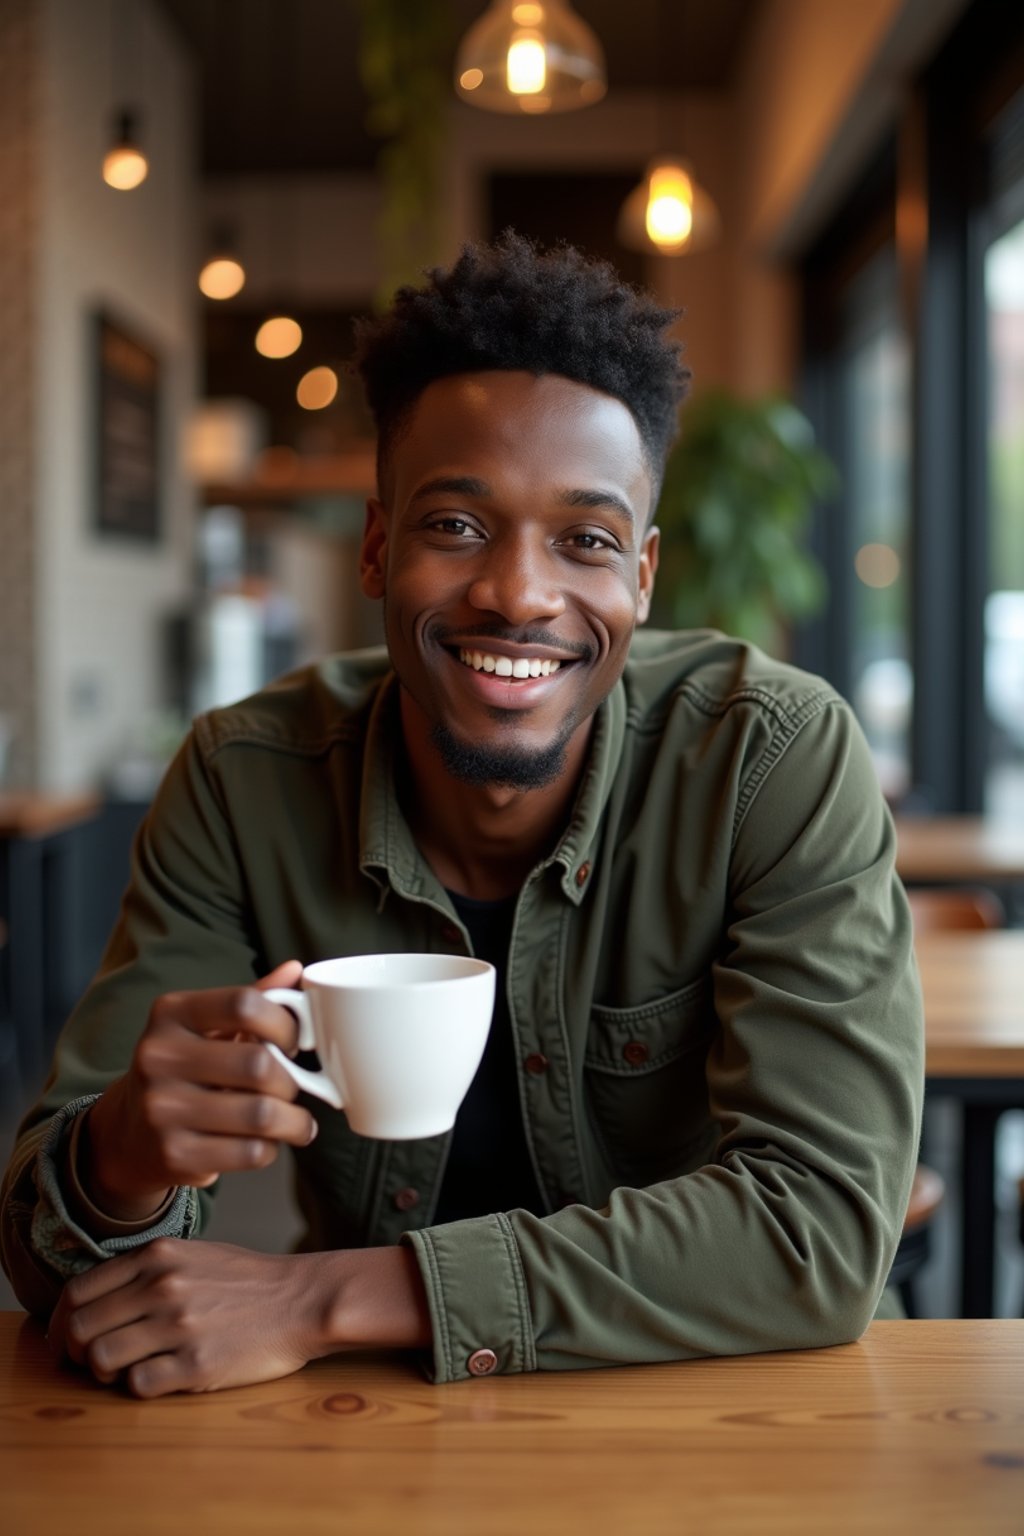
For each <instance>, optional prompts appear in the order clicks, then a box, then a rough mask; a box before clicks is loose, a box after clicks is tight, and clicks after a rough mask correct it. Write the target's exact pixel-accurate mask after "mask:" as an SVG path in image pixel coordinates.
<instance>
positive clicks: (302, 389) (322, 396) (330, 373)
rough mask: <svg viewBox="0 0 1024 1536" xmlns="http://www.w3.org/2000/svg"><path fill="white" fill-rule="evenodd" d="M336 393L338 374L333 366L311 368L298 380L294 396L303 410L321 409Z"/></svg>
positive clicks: (328, 403)
mask: <svg viewBox="0 0 1024 1536" xmlns="http://www.w3.org/2000/svg"><path fill="white" fill-rule="evenodd" d="M337 393H338V375H337V374H336V373H335V371H334V369H333V368H311V369H310V370H309V372H308V373H304V374H303V375H302V378H301V379H300V380H299V387H298V389H296V391H295V398H296V400H297V401H298V402H299V404H300V405H301V406H302V409H303V410H304V411H322V410H323V408H324V406H326V405H330V403H331V401H332V400H333V399H334V397H335V395H336V394H337Z"/></svg>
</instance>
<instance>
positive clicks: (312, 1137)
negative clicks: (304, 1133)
mask: <svg viewBox="0 0 1024 1536" xmlns="http://www.w3.org/2000/svg"><path fill="white" fill-rule="evenodd" d="M311 1124H312V1130H311V1131H310V1133H309V1141H307V1142H306V1146H307V1147H308V1146H309V1142H310V1141H316V1138H317V1136H319V1134H320V1122H319V1121H318V1120H312V1121H311Z"/></svg>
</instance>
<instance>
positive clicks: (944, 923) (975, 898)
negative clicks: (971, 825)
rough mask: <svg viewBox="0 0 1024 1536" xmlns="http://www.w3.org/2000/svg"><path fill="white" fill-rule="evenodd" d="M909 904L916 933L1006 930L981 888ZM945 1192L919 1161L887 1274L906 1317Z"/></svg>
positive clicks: (913, 896) (944, 890) (919, 894)
mask: <svg viewBox="0 0 1024 1536" xmlns="http://www.w3.org/2000/svg"><path fill="white" fill-rule="evenodd" d="M907 900H908V901H909V902H910V912H911V916H912V917H913V920H914V932H915V933H938V932H947V933H949V932H954V931H956V930H958V929H959V930H960V931H963V930H964V929H975V930H977V929H983V928H1002V927H1003V926H1004V924H1005V922H1006V913H1005V911H1004V910H1003V904H1002V902H1001V901H1000V900H999V898H998V896H996V895H994V894H993V892H992V891H988V890H985V889H984V888H983V887H973V886H955V887H954V886H949V887H946V886H922V887H919V888H917V889H914V890H910V891H908V892H907ZM945 1193H946V1186H945V1184H944V1183H943V1181H942V1177H941V1175H940V1174H938V1173H936V1171H935V1169H934V1168H929V1167H928V1166H927V1165H926V1164H925V1163H919V1164H918V1166H917V1171H916V1172H915V1174H914V1185H913V1188H912V1189H911V1192H910V1203H909V1205H908V1207H907V1214H906V1216H905V1218H904V1221H903V1235H902V1236H901V1238H900V1242H899V1247H898V1248H897V1250H896V1257H895V1259H894V1260H893V1265H892V1269H891V1271H890V1273H889V1284H890V1285H895V1286H896V1287H897V1289H898V1290H899V1293H900V1296H901V1298H902V1301H903V1306H904V1309H905V1311H906V1314H907V1316H908V1317H916V1316H917V1298H916V1296H915V1293H914V1278H915V1276H916V1275H917V1274H918V1272H919V1271H920V1270H921V1269H923V1268H924V1265H925V1264H926V1263H927V1261H928V1259H929V1257H930V1255H931V1229H932V1220H933V1218H934V1216H935V1213H936V1211H937V1210H938V1209H939V1206H940V1205H941V1204H942V1202H943V1199H944V1198H945ZM1022 1226H1024V1217H1022Z"/></svg>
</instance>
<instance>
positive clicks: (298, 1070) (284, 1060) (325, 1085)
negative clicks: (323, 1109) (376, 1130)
mask: <svg viewBox="0 0 1024 1536" xmlns="http://www.w3.org/2000/svg"><path fill="white" fill-rule="evenodd" d="M263 996H264V997H265V998H267V999H268V1000H269V1001H270V1002H272V1003H280V1004H281V1006H282V1008H287V1009H288V1012H289V1013H293V1014H294V1015H295V1018H296V1021H297V1022H298V1026H299V1050H300V1051H311V1050H313V1049H314V1047H315V1045H316V1039H315V1037H314V1035H313V1015H312V1014H311V1013H310V1009H309V998H308V997H307V996H306V994H305V993H304V992H298V991H296V990H294V989H293V988H292V987H269V988H268V989H267V991H266V992H264V994H263ZM263 1044H264V1045H265V1046H266V1048H267V1050H268V1051H269V1052H270V1054H271V1056H273V1058H274V1060H275V1061H279V1062H280V1063H281V1065H282V1067H284V1069H285V1071H286V1072H287V1073H288V1076H289V1077H290V1078H291V1079H292V1081H293V1082H296V1083H298V1085H299V1087H300V1088H303V1089H305V1091H306V1093H311V1094H313V1096H314V1097H315V1098H318V1099H323V1101H324V1103H325V1104H330V1106H331V1108H332V1109H342V1108H344V1105H343V1104H342V1100H341V1094H340V1093H339V1092H338V1090H337V1088H336V1087H335V1085H334V1083H333V1082H332V1081H331V1079H330V1078H329V1077H328V1076H327V1073H326V1072H322V1071H321V1072H310V1071H308V1070H307V1069H306V1068H305V1067H300V1066H297V1065H296V1063H295V1062H294V1061H292V1060H291V1058H290V1057H288V1056H286V1055H285V1054H284V1051H282V1050H279V1049H278V1047H277V1046H276V1045H272V1044H271V1043H270V1041H269V1040H265V1041H264V1042H263Z"/></svg>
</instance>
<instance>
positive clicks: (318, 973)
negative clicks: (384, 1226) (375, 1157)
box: [263, 954, 495, 1141]
mask: <svg viewBox="0 0 1024 1536" xmlns="http://www.w3.org/2000/svg"><path fill="white" fill-rule="evenodd" d="M494 976H495V972H494V967H493V965H489V964H488V963H487V961H486V960H471V959H469V958H468V957H466V956H463V955H404V954H399V955H349V956H344V957H342V958H341V959H337V960H318V961H317V962H316V963H315V964H314V965H307V966H306V968H305V970H304V971H303V973H302V991H301V992H299V991H293V990H292V989H291V988H290V987H273V988H271V989H270V990H269V991H267V992H264V994H263V996H264V997H266V998H269V999H270V1001H271V1002H274V1003H282V1004H283V1005H284V1007H285V1008H288V1009H290V1010H291V1012H292V1013H293V1014H294V1015H295V1017H296V1019H297V1020H298V1024H299V1049H300V1050H301V1051H310V1050H315V1051H316V1053H317V1055H318V1056H319V1057H320V1064H321V1067H322V1071H320V1072H310V1071H307V1070H306V1069H305V1068H304V1067H300V1066H297V1065H296V1063H295V1062H294V1061H291V1060H289V1058H288V1057H287V1056H286V1055H285V1054H284V1052H283V1051H280V1050H278V1048H277V1046H275V1045H268V1046H267V1050H268V1051H270V1053H271V1054H272V1055H273V1056H274V1057H275V1058H276V1059H277V1060H278V1061H279V1062H280V1063H281V1065H282V1066H283V1067H284V1069H285V1071H286V1072H287V1073H289V1075H290V1076H291V1077H292V1078H294V1080H295V1081H296V1082H297V1083H298V1085H299V1087H300V1088H304V1089H305V1090H306V1092H307V1093H312V1094H315V1095H316V1097H317V1098H318V1099H323V1100H324V1101H325V1103H327V1104H330V1105H332V1106H333V1107H334V1108H335V1109H343V1110H344V1111H345V1114H346V1116H347V1118H348V1122H349V1125H350V1126H351V1127H352V1129H353V1130H354V1131H355V1132H357V1134H358V1135H360V1136H374V1137H378V1138H380V1139H382V1140H386V1141H411V1140H413V1139H414V1138H416V1137H419V1136H439V1135H441V1133H442V1132H443V1131H450V1130H451V1128H452V1126H453V1125H454V1124H455V1116H456V1113H457V1112H458V1108H459V1105H460V1104H461V1103H462V1100H463V1099H464V1097H465V1095H466V1090H467V1089H468V1087H469V1085H470V1083H471V1082H472V1081H473V1077H474V1075H475V1073H476V1069H477V1067H478V1066H479V1065H480V1058H481V1057H482V1056H483V1053H484V1046H485V1045H486V1044H487V1033H488V1030H489V1029H490V1027H491V1016H492V1014H493V1012H494Z"/></svg>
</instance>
